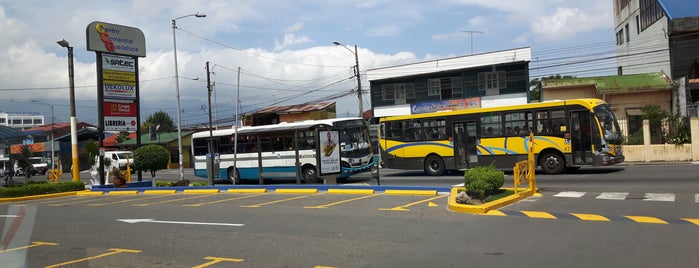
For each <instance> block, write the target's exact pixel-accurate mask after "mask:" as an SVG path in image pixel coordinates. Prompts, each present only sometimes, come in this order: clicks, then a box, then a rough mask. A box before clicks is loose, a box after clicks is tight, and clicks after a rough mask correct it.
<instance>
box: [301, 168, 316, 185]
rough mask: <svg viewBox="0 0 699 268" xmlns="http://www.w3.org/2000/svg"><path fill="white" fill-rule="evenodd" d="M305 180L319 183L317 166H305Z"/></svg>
mask: <svg viewBox="0 0 699 268" xmlns="http://www.w3.org/2000/svg"><path fill="white" fill-rule="evenodd" d="M302 175H303V181H304V182H305V183H317V182H318V174H317V173H316V169H315V167H312V166H307V167H304V168H303V174H302Z"/></svg>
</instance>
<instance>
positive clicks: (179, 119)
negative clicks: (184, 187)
mask: <svg viewBox="0 0 699 268" xmlns="http://www.w3.org/2000/svg"><path fill="white" fill-rule="evenodd" d="M186 17H197V18H204V17H206V14H199V13H195V14H189V15H185V16H182V17H177V18H174V19H172V48H173V49H172V51H173V53H174V55H175V90H177V150H178V152H179V158H180V159H179V160H180V161H179V165H180V180H184V167H183V166H182V116H181V115H180V113H181V112H182V108H181V106H180V81H179V74H178V73H177V37H176V36H175V29H177V23H176V21H177V20H179V19H182V18H186Z"/></svg>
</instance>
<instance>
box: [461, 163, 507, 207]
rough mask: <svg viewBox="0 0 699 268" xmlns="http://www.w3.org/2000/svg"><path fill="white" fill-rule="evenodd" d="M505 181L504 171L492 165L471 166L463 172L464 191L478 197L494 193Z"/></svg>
mask: <svg viewBox="0 0 699 268" xmlns="http://www.w3.org/2000/svg"><path fill="white" fill-rule="evenodd" d="M504 183H505V173H504V172H502V171H501V170H497V169H495V167H494V166H492V165H490V166H480V167H475V168H471V169H469V170H467V171H466V173H465V174H464V186H465V187H466V192H467V193H468V194H469V195H471V196H476V197H478V198H480V199H482V198H484V197H485V196H486V195H489V194H492V193H495V192H496V191H497V190H498V189H500V187H502V185H503V184H504Z"/></svg>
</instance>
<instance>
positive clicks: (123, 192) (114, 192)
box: [109, 190, 138, 195]
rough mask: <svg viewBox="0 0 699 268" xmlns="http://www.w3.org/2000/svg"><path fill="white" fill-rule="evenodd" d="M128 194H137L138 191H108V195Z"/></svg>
mask: <svg viewBox="0 0 699 268" xmlns="http://www.w3.org/2000/svg"><path fill="white" fill-rule="evenodd" d="M130 194H138V191H136V190H127V191H113V190H112V191H109V195H130Z"/></svg>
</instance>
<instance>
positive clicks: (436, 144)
mask: <svg viewBox="0 0 699 268" xmlns="http://www.w3.org/2000/svg"><path fill="white" fill-rule="evenodd" d="M421 145H432V146H442V147H447V148H449V149H453V148H454V147H453V146H451V145H446V144H442V143H438V142H413V143H405V144H400V145H396V146H393V147H391V148H388V149H387V150H386V152H387V153H390V152H392V151H394V150H398V149H402V148H406V147H410V146H421Z"/></svg>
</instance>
